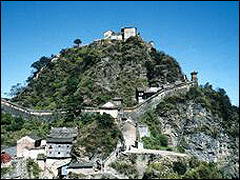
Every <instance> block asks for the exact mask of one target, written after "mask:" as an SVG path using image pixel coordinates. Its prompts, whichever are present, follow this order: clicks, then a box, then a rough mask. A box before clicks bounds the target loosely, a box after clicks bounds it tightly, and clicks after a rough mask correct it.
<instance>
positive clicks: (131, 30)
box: [121, 27, 137, 40]
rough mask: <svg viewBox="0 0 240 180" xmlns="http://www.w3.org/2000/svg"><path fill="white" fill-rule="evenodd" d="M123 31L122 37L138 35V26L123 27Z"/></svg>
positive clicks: (124, 38)
mask: <svg viewBox="0 0 240 180" xmlns="http://www.w3.org/2000/svg"><path fill="white" fill-rule="evenodd" d="M121 33H122V39H123V40H126V39H128V38H130V37H132V36H136V35H137V28H136V27H123V28H122V29H121Z"/></svg>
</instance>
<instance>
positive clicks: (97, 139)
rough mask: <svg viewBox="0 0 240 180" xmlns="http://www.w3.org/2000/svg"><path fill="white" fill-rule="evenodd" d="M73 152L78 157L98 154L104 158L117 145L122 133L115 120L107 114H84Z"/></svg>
mask: <svg viewBox="0 0 240 180" xmlns="http://www.w3.org/2000/svg"><path fill="white" fill-rule="evenodd" d="M81 122H82V123H81V125H80V133H79V135H78V138H77V142H76V144H75V145H74V150H73V153H74V154H75V155H77V156H78V157H83V156H89V157H92V156H94V155H98V156H99V157H101V158H106V157H107V156H108V155H109V154H110V153H111V152H112V151H114V149H115V148H116V146H117V142H118V140H122V135H121V132H120V130H119V129H118V126H117V124H116V122H115V120H114V119H113V118H112V117H111V116H110V115H108V114H106V113H104V114H103V115H100V114H86V115H85V116H83V117H82V121H81Z"/></svg>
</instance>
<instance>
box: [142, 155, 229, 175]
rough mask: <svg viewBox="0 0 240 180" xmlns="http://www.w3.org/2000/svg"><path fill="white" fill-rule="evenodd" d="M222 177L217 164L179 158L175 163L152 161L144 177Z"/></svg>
mask: <svg viewBox="0 0 240 180" xmlns="http://www.w3.org/2000/svg"><path fill="white" fill-rule="evenodd" d="M219 178H220V179H221V178H226V177H224V176H223V175H222V173H221V171H220V169H218V167H217V164H215V163H207V162H202V161H198V160H196V159H194V158H191V159H190V160H188V161H183V160H179V161H176V162H173V163H169V162H165V163H151V164H150V165H149V166H148V168H147V169H146V171H145V173H144V179H219Z"/></svg>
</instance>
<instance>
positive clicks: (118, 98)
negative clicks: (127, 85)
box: [112, 97, 122, 107]
mask: <svg viewBox="0 0 240 180" xmlns="http://www.w3.org/2000/svg"><path fill="white" fill-rule="evenodd" d="M112 102H113V103H114V104H116V105H117V106H118V107H121V105H122V98H121V97H115V98H113V99H112Z"/></svg>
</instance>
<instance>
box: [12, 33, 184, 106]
mask: <svg viewBox="0 0 240 180" xmlns="http://www.w3.org/2000/svg"><path fill="white" fill-rule="evenodd" d="M32 67H34V68H35V73H34V74H33V76H31V77H29V79H28V85H27V87H26V88H25V90H24V91H23V92H22V93H21V94H19V95H18V96H17V97H16V98H14V99H13V101H15V102H18V103H19V104H21V105H23V106H25V107H30V108H34V109H56V108H58V109H59V108H64V107H63V105H64V104H65V103H66V102H67V101H68V99H69V98H70V97H71V96H74V98H78V97H82V98H83V100H84V101H83V103H84V105H87V106H98V105H101V104H103V103H105V102H107V101H108V100H110V99H112V98H114V97H115V96H118V97H122V98H123V105H124V106H133V105H134V104H136V100H135V90H136V88H137V87H149V86H155V87H159V86H161V85H163V84H166V83H172V82H175V81H177V80H182V79H183V74H182V71H181V68H180V66H179V64H178V62H177V61H176V60H175V59H174V58H172V57H170V56H168V55H166V54H165V53H164V52H159V51H157V50H156V49H155V48H153V47H152V46H151V45H150V44H148V43H146V42H144V41H143V40H142V39H141V38H140V37H131V38H129V39H127V41H117V40H100V41H97V42H93V43H91V44H89V45H87V46H83V47H80V48H67V49H63V50H62V51H61V52H60V55H59V56H58V57H55V58H46V57H45V59H44V58H42V59H40V60H39V61H37V62H35V63H33V65H32Z"/></svg>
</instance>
